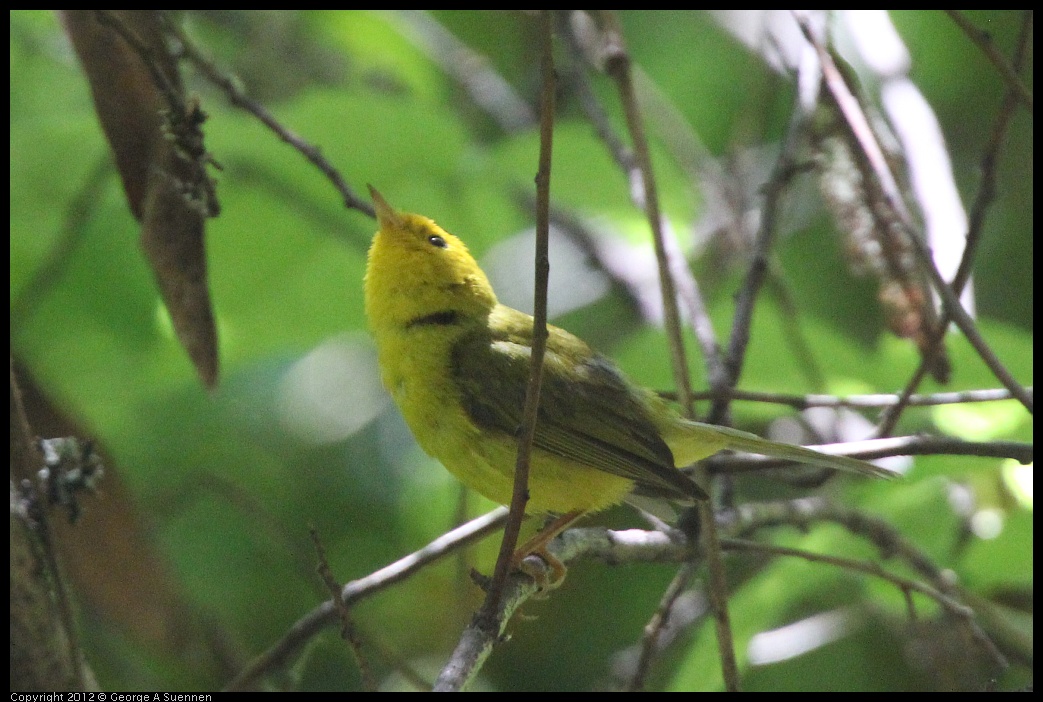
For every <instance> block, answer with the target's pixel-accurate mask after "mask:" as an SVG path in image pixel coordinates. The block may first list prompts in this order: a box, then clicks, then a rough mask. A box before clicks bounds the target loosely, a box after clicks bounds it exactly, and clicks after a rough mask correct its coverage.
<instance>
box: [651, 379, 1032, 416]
mask: <svg viewBox="0 0 1043 702" xmlns="http://www.w3.org/2000/svg"><path fill="white" fill-rule="evenodd" d="M1026 390H1027V391H1028V392H1030V393H1031V392H1032V386H1031V385H1030V386H1028V387H1027V388H1026ZM724 392H725V393H726V394H727V396H728V399H729V400H740V401H745V402H765V403H769V404H776V405H788V406H790V407H793V408H795V409H798V410H805V409H809V408H811V407H836V408H842V407H845V408H849V409H872V408H881V407H891V406H893V405H896V404H898V403H899V402H900V401H901V400H902V396H901V395H894V394H888V393H879V394H870V395H846V396H843V397H840V396H837V395H791V394H786V393H778V392H757V391H754V390H736V389H726V390H725V391H724ZM660 394H661V395H662V396H663V397H666V398H667V399H671V398H672V395H673V393H660ZM715 396H716V394H715V393H714V392H713V391H712V390H705V391H702V392H694V393H692V398H693V399H694V400H696V401H699V400H712V399H714V397H715ZM1013 399H1016V398H1015V397H1014V396H1013V395H1011V393H1010V390H1007V389H1006V388H989V389H985V390H958V391H955V392H936V393H932V394H929V395H910V396H909V400H908V402H907V403H906V404H908V405H909V406H910V407H934V406H937V405H959V404H966V403H971V402H999V401H1002V400H1013Z"/></svg>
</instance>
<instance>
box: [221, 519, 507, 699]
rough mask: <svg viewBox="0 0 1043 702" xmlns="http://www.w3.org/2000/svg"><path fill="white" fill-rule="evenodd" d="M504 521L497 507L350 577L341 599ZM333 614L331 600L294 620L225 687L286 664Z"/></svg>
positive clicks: (390, 580)
mask: <svg viewBox="0 0 1043 702" xmlns="http://www.w3.org/2000/svg"><path fill="white" fill-rule="evenodd" d="M506 520H507V508H506V507H497V508H496V509H494V510H493V511H492V512H489V513H488V514H485V515H483V516H481V517H478V518H477V519H472V520H471V521H470V522H468V523H467V524H464V525H462V526H460V527H457V528H456V529H453V530H452V531H450V532H448V533H446V534H443V535H442V536H439V537H438V538H437V539H435V540H434V541H432V542H431V543H429V544H428V545H427V546H424V547H423V548H422V549H420V550H419V551H415V552H414V553H411V554H409V555H408V556H405V557H404V558H400V559H399V560H397V561H395V562H394V563H391V564H390V565H387V566H385V567H383V568H381V569H380V570H378V571H375V572H373V573H370V574H369V575H367V576H365V577H363V578H359V579H358V580H352V581H351V582H350V583H348V584H347V585H345V586H344V589H343V590H342V591H341V599H342V600H343V601H344V603H345V604H348V605H351V604H353V603H355V602H358V601H359V600H361V599H363V598H364V597H369V596H370V595H373V594H375V593H377V592H380V591H382V590H384V589H386V588H388V587H390V586H392V585H394V584H395V583H398V582H401V581H402V580H405V579H406V578H408V577H409V576H410V575H412V574H413V573H415V572H417V571H418V570H420V569H421V568H424V567H426V566H428V565H430V564H431V563H434V562H435V561H437V560H439V559H440V558H443V557H445V556H447V555H449V554H451V553H454V552H455V551H458V550H460V549H461V548H464V547H465V546H467V545H469V544H472V543H474V542H475V541H478V540H480V539H483V538H485V537H486V536H488V535H489V534H491V533H493V532H494V531H497V530H498V529H500V528H501V527H502V526H503V524H504V522H505V521H506ZM336 616H337V614H336V608H335V607H334V605H333V602H332V601H330V600H327V601H326V602H324V603H322V604H321V605H319V606H318V607H316V608H315V609H313V610H312V611H311V612H309V613H307V614H306V615H304V616H303V617H301V618H300V619H299V620H297V622H296V623H294V624H293V626H291V627H290V628H289V630H287V632H286V633H285V634H284V635H283V637H282V638H281V639H280V640H279V641H277V642H275V643H274V644H273V645H272V646H271V647H270V648H268V650H267V651H265V652H264V653H262V654H260V655H259V656H257V657H256V658H254V659H253V660H252V661H251V662H250V664H249V665H248V666H247V667H246V668H244V669H243V670H242V671H241V672H240V673H239V675H237V676H236V677H235V679H233V680H232V681H231V682H230V683H228V686H227V687H226V688H225V689H227V690H244V689H248V688H250V687H251V686H253V685H254V684H255V683H256V682H257V680H258V679H260V677H261V676H263V675H265V674H267V673H269V672H272V671H275V670H279V669H281V668H283V667H285V666H287V665H288V664H289V663H290V661H291V660H292V659H293V658H295V657H296V656H297V655H298V654H299V653H300V652H301V651H302V650H303V649H304V647H305V645H306V644H307V643H308V642H309V641H310V640H311V639H312V638H314V637H315V635H316V634H318V633H319V632H320V631H321V630H322V629H323V628H324V627H326V626H328V625H329V624H331V623H332V622H334V621H336Z"/></svg>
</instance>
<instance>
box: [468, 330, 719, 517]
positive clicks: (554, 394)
mask: <svg viewBox="0 0 1043 702" xmlns="http://www.w3.org/2000/svg"><path fill="white" fill-rule="evenodd" d="M511 312H513V313H514V314H517V315H522V313H520V312H514V311H513V310H511ZM524 317H525V318H527V319H528V320H529V322H528V324H529V329H531V323H532V322H531V317H528V316H527V315H525V316H524ZM512 321H515V322H516V321H517V320H512ZM551 329H552V339H551V341H550V342H549V343H548V348H547V353H546V355H545V357H544V365H543V385H542V390H541V394H540V409H539V413H538V418H537V423H536V435H535V439H534V444H535V446H537V447H538V448H540V449H542V450H544V451H547V452H549V453H552V454H555V455H557V456H561V457H563V458H567V459H569V460H571V461H575V462H576V463H580V464H583V465H587V466H590V467H592V468H597V469H598V470H603V471H605V472H607V473H612V474H614V475H619V476H622V477H624V478H628V479H630V480H633V481H635V482H636V483H637V489H638V491H639V492H641V493H643V494H647V495H652V496H656V497H668V498H674V499H691V498H699V499H702V498H704V497H705V494H704V493H703V491H702V490H701V489H700V488H699V487H698V486H697V485H696V484H695V483H694V482H692V481H691V480H690V479H689V478H688V477H686V476H685V475H684V474H683V473H681V472H680V471H678V470H677V469H676V468H675V467H674V459H673V454H672V453H671V452H670V448H669V447H668V446H667V445H666V443H665V442H664V441H663V439H662V438H661V437H660V435H659V432H658V430H657V429H656V427H655V426H654V424H653V422H652V421H651V419H650V418H649V417H648V411H647V409H646V408H645V407H644V405H643V404H642V402H641V396H640V395H639V393H641V392H643V390H641V389H639V388H634V387H632V386H631V385H630V384H629V383H628V382H627V380H626V379H625V378H624V377H623V376H622V375H621V374H620V372H619V371H618V370H617V369H616V367H615V366H614V365H613V364H612V362H611V361H609V360H608V359H606V358H604V357H602V356H599V355H597V354H595V353H593V352H592V351H590V349H589V348H588V347H587V346H586V345H585V344H583V342H582V341H580V340H579V339H577V338H576V337H573V336H572V335H570V334H568V333H567V332H564V331H562V330H560V329H556V328H553V327H552V328H551ZM526 337H527V335H526V334H524V333H522V334H518V333H514V332H511V331H505V330H503V329H497V328H495V327H493V328H491V329H489V330H487V329H482V330H480V331H479V332H476V333H473V334H470V335H467V336H465V337H464V338H463V339H461V341H460V342H459V343H458V344H457V346H456V347H455V348H454V351H453V355H452V374H453V378H454V380H455V382H456V385H457V387H458V389H459V392H460V399H461V402H462V404H463V406H464V408H465V409H466V411H467V413H468V415H469V416H470V418H471V420H472V421H473V422H474V423H475V424H477V425H478V426H480V427H482V428H484V429H489V430H493V431H498V432H502V433H503V434H506V435H508V436H511V437H513V436H515V435H516V434H517V430H518V427H519V426H520V425H521V422H522V412H523V407H524V404H525V391H526V386H527V384H528V380H529V368H530V359H531V353H532V349H531V348H530V346H529V345H528V343H527V342H528V338H526Z"/></svg>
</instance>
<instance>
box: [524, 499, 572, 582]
mask: <svg viewBox="0 0 1043 702" xmlns="http://www.w3.org/2000/svg"><path fill="white" fill-rule="evenodd" d="M582 516H583V512H566V513H565V514H563V515H561V516H560V517H558V518H556V519H554V520H553V521H552V522H550V523H549V524H547V525H546V526H544V527H543V528H542V529H540V530H539V531H538V532H536V534H535V535H534V536H533V537H532V538H531V539H529V540H528V541H526V542H525V543H524V544H522V545H521V547H519V548H518V550H517V551H515V552H514V556H512V557H511V568H512V569H513V570H520V571H521V572H523V573H525V574H526V575H528V576H531V577H532V579H533V580H535V581H536V582H537V584H538V585H539V586H540V587H541V588H543V589H545V590H552V589H554V588H556V587H558V586H559V585H561V583H562V582H564V580H565V573H566V572H567V569H566V568H565V564H564V563H562V562H561V561H560V560H558V558H556V557H555V556H553V555H552V554H550V553H549V552H548V551H547V544H549V543H550V542H551V540H552V539H554V537H555V536H557V535H558V534H560V533H561V532H563V531H565V530H566V529H568V528H569V527H570V526H571V525H572V523H573V522H575V521H576V520H577V519H579V518H580V517H582ZM529 556H539V557H540V558H542V559H543V560H544V562H545V563H546V564H547V567H548V568H550V571H551V577H550V578H548V577H547V573H546V571H544V570H542V569H538V568H534V567H530V566H528V565H527V564H526V563H525V559H526V558H528V557H529Z"/></svg>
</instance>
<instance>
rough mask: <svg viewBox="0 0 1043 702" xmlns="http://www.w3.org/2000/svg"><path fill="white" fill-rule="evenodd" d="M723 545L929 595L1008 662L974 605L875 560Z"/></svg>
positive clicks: (740, 542) (998, 660)
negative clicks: (867, 577)
mask: <svg viewBox="0 0 1043 702" xmlns="http://www.w3.org/2000/svg"><path fill="white" fill-rule="evenodd" d="M722 545H723V546H724V548H726V549H728V550H729V551H751V552H760V553H767V554H771V555H776V556H794V557H796V558H801V559H803V560H805V561H809V562H812V563H825V564H827V565H832V566H836V567H838V568H843V569H845V570H850V571H855V572H862V573H866V574H868V575H872V576H875V577H877V578H880V579H881V580H884V581H886V582H889V583H891V584H893V585H894V586H895V587H897V588H898V589H899V590H901V591H902V592H903V593H905V594H906V596H907V597H908V593H910V592H919V593H921V594H923V595H926V596H927V597H930V598H931V599H932V600H934V601H935V602H937V603H938V604H940V605H941V606H942V607H944V608H945V610H946V611H947V612H948V613H949V614H951V615H953V616H955V617H956V618H957V620H959V621H961V622H962V623H963V625H964V627H965V628H966V629H967V632H968V633H969V634H970V635H971V638H973V639H974V640H975V641H976V642H977V643H978V645H979V646H981V648H982V650H984V651H985V652H986V653H988V654H989V657H990V658H992V661H993V663H995V664H996V666H997V667H998V668H1000V669H1003V668H1006V667H1007V666H1008V662H1007V657H1006V656H1004V655H1003V653H1002V652H1001V651H1000V650H999V648H997V646H996V644H995V643H994V642H993V641H992V639H991V638H989V635H988V634H986V633H985V631H984V630H983V629H982V628H981V626H980V625H979V624H978V622H977V621H975V617H974V610H973V609H971V608H970V607H968V606H967V605H965V604H963V603H962V602H960V601H958V600H956V599H955V598H953V597H952V596H950V595H948V594H946V593H944V592H942V591H940V590H938V589H936V588H933V587H931V586H930V585H928V584H926V583H923V582H920V581H918V580H913V579H912V578H905V577H902V576H900V575H895V574H894V573H890V572H888V571H886V570H884V569H883V567H881V565H880V564H879V563H877V562H875V561H858V560H855V559H853V558H844V557H843V556H830V555H827V554H822V553H813V552H811V551H805V550H803V549H798V548H790V547H788V546H774V545H772V544H762V543H758V542H756V541H747V540H745V539H724V540H723V541H722Z"/></svg>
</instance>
